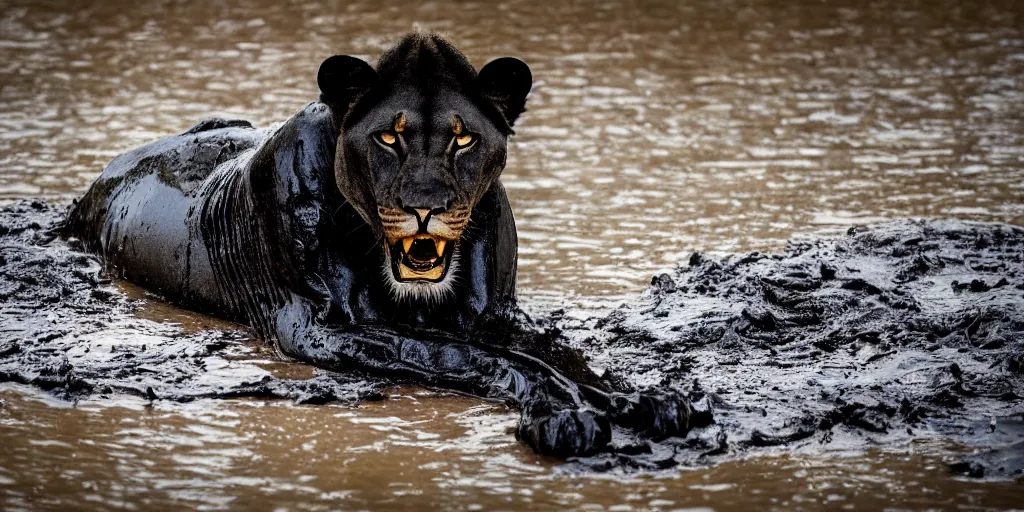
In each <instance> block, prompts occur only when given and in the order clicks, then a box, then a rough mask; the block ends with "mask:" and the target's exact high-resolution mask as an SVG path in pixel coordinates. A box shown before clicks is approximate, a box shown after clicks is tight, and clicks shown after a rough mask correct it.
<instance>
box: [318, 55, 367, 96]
mask: <svg viewBox="0 0 1024 512" xmlns="http://www.w3.org/2000/svg"><path fill="white" fill-rule="evenodd" d="M376 80H377V72H376V71H374V70H373V68H372V67H370V65H369V64H367V63H366V61H363V60H361V59H357V58H355V57H353V56H351V55H335V56H333V57H328V58H327V60H325V61H324V62H323V63H322V64H320V71H318V72H317V74H316V83H317V85H318V86H320V92H322V93H323V95H324V96H325V97H326V98H327V99H328V100H330V101H331V102H334V103H338V104H341V105H345V106H348V105H349V104H351V103H352V101H353V100H354V99H355V98H356V96H358V95H359V93H361V92H363V91H364V90H366V89H367V88H368V87H370V86H371V85H373V82H375V81H376Z"/></svg>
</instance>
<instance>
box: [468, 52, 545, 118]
mask: <svg viewBox="0 0 1024 512" xmlns="http://www.w3.org/2000/svg"><path fill="white" fill-rule="evenodd" d="M476 81H477V87H478V88H479V91H480V95H481V96H483V97H484V98H485V99H487V100H490V101H491V102H493V103H494V105H495V106H497V107H498V110H500V111H501V113H502V115H504V116H505V120H506V121H508V125H509V126H512V124H513V123H515V122H516V118H518V117H519V114H522V113H523V111H524V110H526V95H527V94H529V93H530V87H531V86H533V74H532V73H530V67H529V66H527V65H526V63H525V62H523V61H521V60H519V59H516V58H514V57H502V58H500V59H495V60H492V61H490V62H488V63H487V65H485V66H484V67H483V69H481V70H480V73H479V74H478V75H477V78H476Z"/></svg>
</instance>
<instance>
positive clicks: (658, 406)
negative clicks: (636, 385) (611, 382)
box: [608, 392, 693, 441]
mask: <svg viewBox="0 0 1024 512" xmlns="http://www.w3.org/2000/svg"><path fill="white" fill-rule="evenodd" d="M692 415H693V407H692V406H691V404H690V401H689V400H687V399H686V398H683V397H680V396H674V395H669V394H665V393H659V392H647V393H633V394H630V395H615V396H614V397H612V402H611V404H610V406H609V408H608V416H609V417H610V418H611V420H612V421H613V422H614V423H615V424H616V425H619V426H621V427H625V428H628V429H630V430H632V431H634V432H636V433H638V434H640V435H641V436H643V437H646V438H648V439H653V440H655V441H660V440H662V439H665V438H666V437H672V436H685V435H686V433H687V432H689V431H690V427H691V424H690V423H691V422H690V418H691V416H692Z"/></svg>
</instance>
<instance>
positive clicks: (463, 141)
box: [455, 135, 473, 148]
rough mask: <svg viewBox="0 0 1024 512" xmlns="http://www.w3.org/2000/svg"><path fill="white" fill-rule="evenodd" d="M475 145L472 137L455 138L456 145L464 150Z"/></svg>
mask: <svg viewBox="0 0 1024 512" xmlns="http://www.w3.org/2000/svg"><path fill="white" fill-rule="evenodd" d="M472 143H473V136H472V135H463V136H461V137H455V145H456V146H458V147H460V148H464V147H466V146H468V145H470V144H472Z"/></svg>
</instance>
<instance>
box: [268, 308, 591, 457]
mask: <svg viewBox="0 0 1024 512" xmlns="http://www.w3.org/2000/svg"><path fill="white" fill-rule="evenodd" d="M277 331H278V344H279V347H280V348H281V350H282V351H283V352H285V353H286V354H288V355H290V356H292V357H296V358H298V359H302V360H305V361H308V362H311V363H313V364H315V365H317V366H320V367H323V368H328V369H335V370H351V369H358V370H363V371H368V372H372V373H376V374H380V375H385V376H389V377H394V378H397V379H400V380H404V381H407V382H412V383H416V384H420V385H424V386H429V387H435V388H440V389H451V390H456V391H461V392H464V393H469V394H473V395H476V396H479V397H481V398H488V399H493V400H500V401H502V402H504V403H506V404H508V405H510V406H513V407H516V408H518V409H519V410H520V411H521V412H522V416H521V417H520V421H519V425H518V427H517V434H518V436H519V437H520V439H522V440H523V441H525V442H526V443H527V444H528V445H530V447H531V448H533V449H534V450H535V451H537V452H538V453H541V454H547V455H555V456H560V457H570V456H576V455H589V454H593V453H596V452H599V451H601V450H602V449H604V448H605V447H606V446H607V445H608V443H609V442H610V441H611V425H610V423H609V421H608V419H607V418H606V417H605V416H604V415H603V414H602V413H599V412H597V411H595V410H594V409H592V408H591V407H590V406H589V403H588V401H587V400H586V399H585V398H584V397H583V396H582V395H581V393H580V390H579V388H578V387H577V386H576V385H575V384H574V383H573V382H571V381H569V380H567V379H566V378H565V377H563V376H562V375H560V374H558V373H557V372H555V371H553V370H551V369H550V368H548V367H546V365H544V364H543V363H542V362H540V361H536V360H532V359H531V358H529V357H528V356H521V355H520V356H517V355H516V354H513V353H504V354H502V353H497V352H496V351H491V350H486V349H484V348H481V347H479V346H476V345H475V344H473V343H471V342H469V341H460V340H451V339H449V338H447V337H442V336H441V335H440V334H439V333H433V332H418V333H417V336H416V337H415V338H412V337H409V336H406V335H404V334H402V333H399V332H396V331H393V330H390V329H385V328H381V327H372V326H363V327H358V328H351V329H336V328H329V327H325V326H321V325H319V324H318V323H316V321H315V319H314V316H313V314H312V313H311V307H310V304H309V303H308V301H307V300H305V299H303V298H301V297H298V296H292V298H291V300H290V301H289V302H288V303H286V304H285V306H284V307H283V308H282V309H281V310H280V312H279V314H278V316H277Z"/></svg>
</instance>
